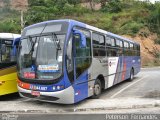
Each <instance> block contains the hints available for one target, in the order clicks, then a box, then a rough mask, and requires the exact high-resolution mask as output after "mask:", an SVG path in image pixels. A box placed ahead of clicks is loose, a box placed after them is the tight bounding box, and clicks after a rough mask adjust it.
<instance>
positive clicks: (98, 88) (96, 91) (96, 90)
mask: <svg viewBox="0 0 160 120" xmlns="http://www.w3.org/2000/svg"><path fill="white" fill-rule="evenodd" d="M101 92H102V86H101V81H100V80H99V79H97V80H96V81H95V84H94V95H93V98H99V96H100V94H101Z"/></svg>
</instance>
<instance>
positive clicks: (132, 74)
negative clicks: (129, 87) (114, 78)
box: [129, 68, 134, 81]
mask: <svg viewBox="0 0 160 120" xmlns="http://www.w3.org/2000/svg"><path fill="white" fill-rule="evenodd" d="M133 78H134V70H133V68H132V69H131V72H130V78H129V81H132V80H133Z"/></svg>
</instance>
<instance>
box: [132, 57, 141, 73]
mask: <svg viewBox="0 0 160 120" xmlns="http://www.w3.org/2000/svg"><path fill="white" fill-rule="evenodd" d="M134 60H135V63H134V74H135V75H136V74H138V73H139V72H140V69H141V57H140V56H135V57H134Z"/></svg>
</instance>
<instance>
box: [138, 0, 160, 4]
mask: <svg viewBox="0 0 160 120" xmlns="http://www.w3.org/2000/svg"><path fill="white" fill-rule="evenodd" d="M141 1H145V0H141ZM149 1H150V2H152V3H155V1H159V2H160V0H149Z"/></svg>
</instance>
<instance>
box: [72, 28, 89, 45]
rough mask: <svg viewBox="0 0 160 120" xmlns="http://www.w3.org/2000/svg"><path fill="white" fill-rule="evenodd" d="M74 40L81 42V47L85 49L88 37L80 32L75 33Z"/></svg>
mask: <svg viewBox="0 0 160 120" xmlns="http://www.w3.org/2000/svg"><path fill="white" fill-rule="evenodd" d="M73 38H74V40H75V41H79V47H80V48H85V47H86V46H87V45H86V36H85V35H84V34H83V33H81V32H80V31H78V30H75V31H74V32H73Z"/></svg>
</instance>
